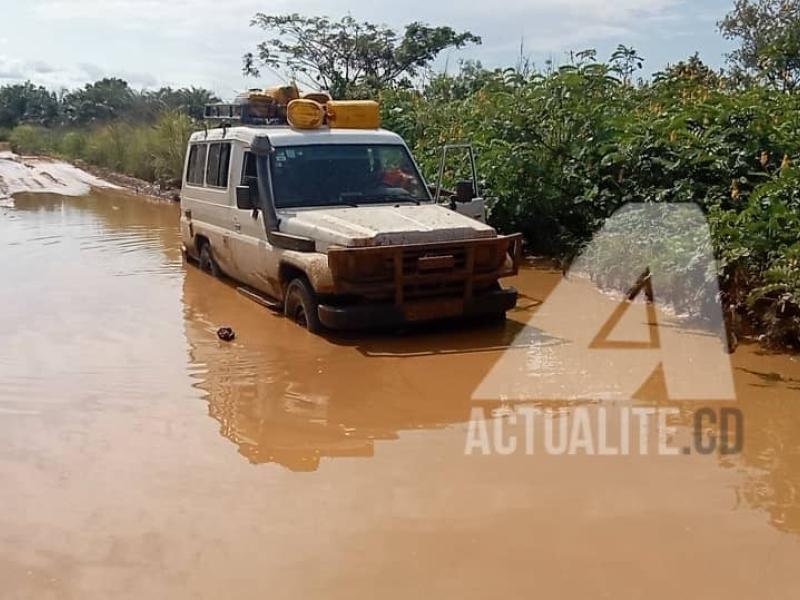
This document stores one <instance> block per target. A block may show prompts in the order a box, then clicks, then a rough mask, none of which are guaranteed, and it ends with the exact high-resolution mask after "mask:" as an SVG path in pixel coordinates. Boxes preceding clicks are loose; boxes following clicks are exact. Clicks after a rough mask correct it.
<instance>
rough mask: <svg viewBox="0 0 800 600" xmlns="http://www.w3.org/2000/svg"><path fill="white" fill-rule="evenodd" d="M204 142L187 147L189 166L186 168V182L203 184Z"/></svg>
mask: <svg viewBox="0 0 800 600" xmlns="http://www.w3.org/2000/svg"><path fill="white" fill-rule="evenodd" d="M207 151H208V146H207V145H206V144H193V145H192V146H190V147H189V166H188V167H187V169H186V183H189V184H191V185H203V172H204V171H205V166H206V152H207Z"/></svg>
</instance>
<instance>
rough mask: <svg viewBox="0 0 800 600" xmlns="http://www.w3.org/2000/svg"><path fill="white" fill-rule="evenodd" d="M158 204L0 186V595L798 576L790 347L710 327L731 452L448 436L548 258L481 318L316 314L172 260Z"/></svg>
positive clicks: (772, 584)
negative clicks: (311, 320)
mask: <svg viewBox="0 0 800 600" xmlns="http://www.w3.org/2000/svg"><path fill="white" fill-rule="evenodd" d="M177 220H178V208H177V207H176V206H174V205H169V204H165V203H159V202H154V201H148V200H145V199H142V198H136V197H131V196H128V195H127V194H126V193H124V192H121V191H116V190H96V191H94V192H93V193H92V194H91V195H89V196H86V197H75V198H68V197H64V196H55V195H46V194H37V195H21V196H17V197H16V198H15V200H14V201H13V202H8V203H4V204H3V205H0V250H1V251H2V260H0V281H2V284H1V285H0V478H1V480H2V488H0V509H1V510H0V597H3V598H37V599H39V598H43V599H44V598H76V599H77V598H80V599H85V598H229V597H236V598H270V599H284V598H347V599H353V598H398V599H400V598H409V597H419V598H476V599H477V598H606V597H607V598H645V597H646V598H649V599H659V598H664V599H666V598H670V599H675V598H727V599H730V598H737V599H738V598H742V599H745V598H747V599H750V598H787V599H788V598H796V597H797V590H798V589H800V570H798V569H797V564H798V560H799V559H800V361H798V359H797V357H791V356H787V355H780V354H771V353H768V352H766V351H763V350H761V349H759V348H758V347H756V346H752V345H744V346H741V347H740V348H739V349H738V350H737V351H736V353H735V354H734V355H733V366H734V378H735V385H736V392H737V396H738V402H737V407H738V408H740V409H741V410H742V412H743V415H744V419H745V444H744V449H743V452H742V453H741V454H738V455H731V456H720V455H718V454H712V455H709V456H700V455H698V454H696V453H694V454H692V455H689V456H676V457H659V456H626V457H620V456H608V457H599V456H582V455H578V456H549V455H542V454H536V455H533V456H530V455H526V454H525V453H513V454H511V455H508V456H502V455H499V454H492V455H489V456H483V455H474V454H473V455H469V456H468V455H465V452H464V448H465V437H466V435H467V431H468V425H467V422H468V420H469V418H470V410H471V408H472V406H473V402H472V401H471V400H470V398H471V395H472V392H473V390H474V389H475V388H476V387H477V386H478V385H479V383H480V382H481V380H482V378H483V377H484V376H485V375H486V374H487V373H488V372H489V370H490V369H491V368H492V365H494V364H495V363H496V362H497V361H498V359H499V358H500V356H501V355H502V354H503V352H504V351H505V350H506V349H508V348H509V347H510V346H512V345H514V344H517V343H519V338H516V336H517V334H519V333H520V332H521V331H522V328H523V326H522V324H523V323H525V322H526V321H527V320H528V318H529V317H530V315H531V313H532V311H534V310H536V307H537V306H538V305H539V303H540V302H541V301H542V300H543V299H544V298H545V297H546V296H547V294H548V293H549V292H550V291H551V290H552V288H553V286H554V285H555V283H556V282H557V281H558V278H559V274H558V273H552V272H546V271H541V270H538V271H537V270H533V269H526V270H525V271H524V272H523V273H522V274H521V275H520V276H519V277H518V278H517V281H516V285H517V286H518V287H519V289H520V290H521V292H522V294H523V297H522V298H521V300H520V303H519V308H518V309H517V311H515V312H514V313H512V314H511V321H509V322H508V323H507V324H506V325H505V326H501V327H488V328H487V327H483V328H479V329H471V330H466V331H454V330H446V329H445V330H433V331H427V332H421V333H418V334H417V335H413V336H402V337H397V336H369V337H365V338H349V339H339V340H327V339H323V338H320V337H315V336H312V335H309V334H307V333H306V332H305V331H303V330H301V329H299V328H298V327H296V326H294V325H292V324H290V323H288V322H287V321H286V320H284V319H282V318H280V317H278V316H276V315H275V314H273V313H271V312H269V311H268V310H266V309H264V308H262V307H260V306H258V305H256V304H255V303H253V302H252V301H250V300H248V299H246V298H244V297H243V296H241V295H240V294H238V293H237V292H236V291H235V289H234V288H233V287H232V286H230V285H227V284H225V283H223V282H220V281H217V280H214V279H212V278H210V277H209V276H207V275H205V274H204V273H201V272H199V271H198V270H196V269H195V268H193V267H191V266H184V265H183V263H182V259H181V256H180V250H179V233H178V228H177ZM222 325H229V326H231V327H233V328H234V329H235V330H236V332H237V333H238V337H237V339H236V341H235V342H234V343H232V344H226V343H224V342H221V341H219V340H218V339H217V338H216V335H215V331H216V329H217V328H218V327H220V326H222ZM515 338H516V341H515ZM643 393H644V395H645V397H646V396H647V394H648V391H647V389H645V390H644V392H643ZM652 394H653V396H654V397H653V398H651V400H656V401H659V402H662V403H663V402H665V400H664V399H663V398H658V395H659V392H658V386H657V385H654V386H653V391H652ZM645 399H647V398H645ZM488 406H489V408H493V405H491V404H490V405H488ZM495 408H496V407H495ZM687 424H688V423H684V424H683V425H682V428H683V430H686V425H687Z"/></svg>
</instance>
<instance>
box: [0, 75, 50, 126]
mask: <svg viewBox="0 0 800 600" xmlns="http://www.w3.org/2000/svg"><path fill="white" fill-rule="evenodd" d="M58 116H59V103H58V97H57V96H56V95H55V94H54V93H53V92H50V91H48V90H46V89H45V88H43V87H41V86H35V85H33V84H32V83H31V82H29V81H27V82H25V83H18V84H15V85H7V86H3V87H2V88H0V127H14V126H15V125H17V124H18V123H36V124H37V125H51V124H53V123H54V122H55V121H56V120H57V119H58Z"/></svg>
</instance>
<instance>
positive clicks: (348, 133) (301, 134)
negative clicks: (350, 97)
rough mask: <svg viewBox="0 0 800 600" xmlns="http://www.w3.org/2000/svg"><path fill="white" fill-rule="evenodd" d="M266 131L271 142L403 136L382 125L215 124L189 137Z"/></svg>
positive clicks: (391, 140) (247, 138) (246, 137)
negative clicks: (211, 127)
mask: <svg viewBox="0 0 800 600" xmlns="http://www.w3.org/2000/svg"><path fill="white" fill-rule="evenodd" d="M263 135H266V136H267V137H268V138H269V141H270V143H271V144H272V145H273V146H299V145H310V144H402V143H404V142H403V138H401V137H400V136H399V135H397V134H396V133H393V132H391V131H387V130H386V129H330V128H328V127H320V128H319V129H295V128H293V127H289V126H288V125H272V126H270V125H264V126H253V125H251V126H237V127H227V128H222V127H218V128H215V129H208V130H207V131H196V132H195V133H193V134H192V136H191V138H190V141H192V142H203V141H210V140H238V141H241V142H245V143H246V144H251V143H252V142H253V139H255V138H256V137H259V136H263Z"/></svg>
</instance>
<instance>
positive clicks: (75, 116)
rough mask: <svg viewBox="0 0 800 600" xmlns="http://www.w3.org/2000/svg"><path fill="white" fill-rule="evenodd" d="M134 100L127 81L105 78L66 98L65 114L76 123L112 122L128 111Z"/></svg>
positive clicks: (64, 101)
mask: <svg viewBox="0 0 800 600" xmlns="http://www.w3.org/2000/svg"><path fill="white" fill-rule="evenodd" d="M134 100H135V94H134V92H133V90H131V88H130V87H129V86H128V83H127V82H126V81H123V80H122V79H117V78H105V79H101V80H99V81H96V82H94V83H87V84H86V85H85V86H84V87H83V88H82V89H79V90H75V91H74V92H70V93H69V94H67V95H66V96H64V99H63V103H64V113H65V116H66V117H67V119H68V120H69V121H72V122H74V123H91V122H102V121H110V120H112V119H115V118H118V117H120V116H122V115H123V114H124V113H125V112H126V111H128V110H129V109H130V108H131V106H132V104H133V102H134Z"/></svg>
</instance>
